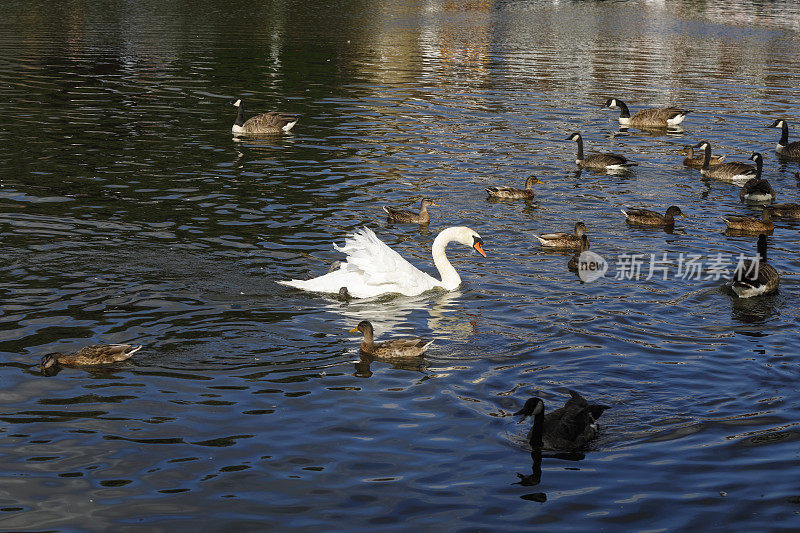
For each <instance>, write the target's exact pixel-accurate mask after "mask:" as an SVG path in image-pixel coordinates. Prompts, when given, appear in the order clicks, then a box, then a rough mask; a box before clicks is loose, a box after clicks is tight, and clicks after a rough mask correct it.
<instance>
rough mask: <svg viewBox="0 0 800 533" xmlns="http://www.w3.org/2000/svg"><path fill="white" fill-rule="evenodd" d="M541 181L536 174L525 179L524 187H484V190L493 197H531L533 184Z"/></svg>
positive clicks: (529, 198) (528, 198)
mask: <svg viewBox="0 0 800 533" xmlns="http://www.w3.org/2000/svg"><path fill="white" fill-rule="evenodd" d="M534 183H542V182H541V181H539V180H538V179H537V178H536V176H531V177H529V178H528V179H526V180H525V188H524V189H517V188H516V187H505V186H500V187H486V189H485V190H486V192H487V193H489V196H491V197H493V198H511V199H527V200H531V199H533V184H534Z"/></svg>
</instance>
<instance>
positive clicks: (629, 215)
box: [620, 205, 686, 227]
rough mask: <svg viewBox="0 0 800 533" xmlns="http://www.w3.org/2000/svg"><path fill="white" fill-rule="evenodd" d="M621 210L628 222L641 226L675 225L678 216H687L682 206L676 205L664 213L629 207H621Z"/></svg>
mask: <svg viewBox="0 0 800 533" xmlns="http://www.w3.org/2000/svg"><path fill="white" fill-rule="evenodd" d="M620 211H622V214H623V215H625V221H626V222H628V223H629V224H634V225H639V226H657V227H668V226H674V225H675V217H676V216H682V217H685V216H686V215H684V214H683V212H682V211H681V208H680V207H678V206H676V205H671V206H670V207H669V208H667V212H666V213H665V214H663V215H662V214H661V213H658V212H656V211H651V210H649V209H636V208H629V209H620Z"/></svg>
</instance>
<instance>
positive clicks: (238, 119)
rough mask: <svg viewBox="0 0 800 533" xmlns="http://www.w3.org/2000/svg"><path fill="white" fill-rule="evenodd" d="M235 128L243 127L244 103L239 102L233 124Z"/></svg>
mask: <svg viewBox="0 0 800 533" xmlns="http://www.w3.org/2000/svg"><path fill="white" fill-rule="evenodd" d="M234 124H236V125H237V126H243V125H244V102H242V101H241V100H239V112H238V113H237V114H236V122H234Z"/></svg>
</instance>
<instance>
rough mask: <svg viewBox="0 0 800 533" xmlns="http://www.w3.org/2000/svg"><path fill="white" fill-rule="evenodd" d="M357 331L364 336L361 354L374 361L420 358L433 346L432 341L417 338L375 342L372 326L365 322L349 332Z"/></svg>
mask: <svg viewBox="0 0 800 533" xmlns="http://www.w3.org/2000/svg"><path fill="white" fill-rule="evenodd" d="M357 331H360V332H361V333H362V334H363V335H364V340H363V341H361V352H362V353H365V354H367V355H371V356H373V357H375V358H376V359H402V358H407V357H420V356H421V355H422V354H424V353H425V350H427V349H428V346H430V345H431V344H433V341H425V340H423V339H421V338H419V337H411V338H405V339H392V340H388V341H383V342H375V340H374V332H373V329H372V324H371V323H370V322H369V321H367V320H362V321H361V322H359V323H358V326H356V327H354V328H353V329H351V330H350V332H351V333H354V332H357Z"/></svg>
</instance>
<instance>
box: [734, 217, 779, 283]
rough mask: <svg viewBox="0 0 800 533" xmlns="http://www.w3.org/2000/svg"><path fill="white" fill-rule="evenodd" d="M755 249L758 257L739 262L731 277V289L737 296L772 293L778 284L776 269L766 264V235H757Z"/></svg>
mask: <svg viewBox="0 0 800 533" xmlns="http://www.w3.org/2000/svg"><path fill="white" fill-rule="evenodd" d="M756 249H757V250H758V258H757V259H756V260H746V261H743V262H742V263H740V264H739V265H738V267H737V268H736V271H735V272H734V273H733V277H732V278H731V289H733V292H735V293H736V296H738V297H739V298H750V297H752V296H758V295H761V294H772V293H773V292H776V291H777V290H778V285H780V282H781V277H780V275H779V274H778V271H777V270H775V268H774V267H773V266H772V265H770V264H767V236H766V235H764V234H763V233H762V234H761V235H759V236H758V243H757V244H756Z"/></svg>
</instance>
